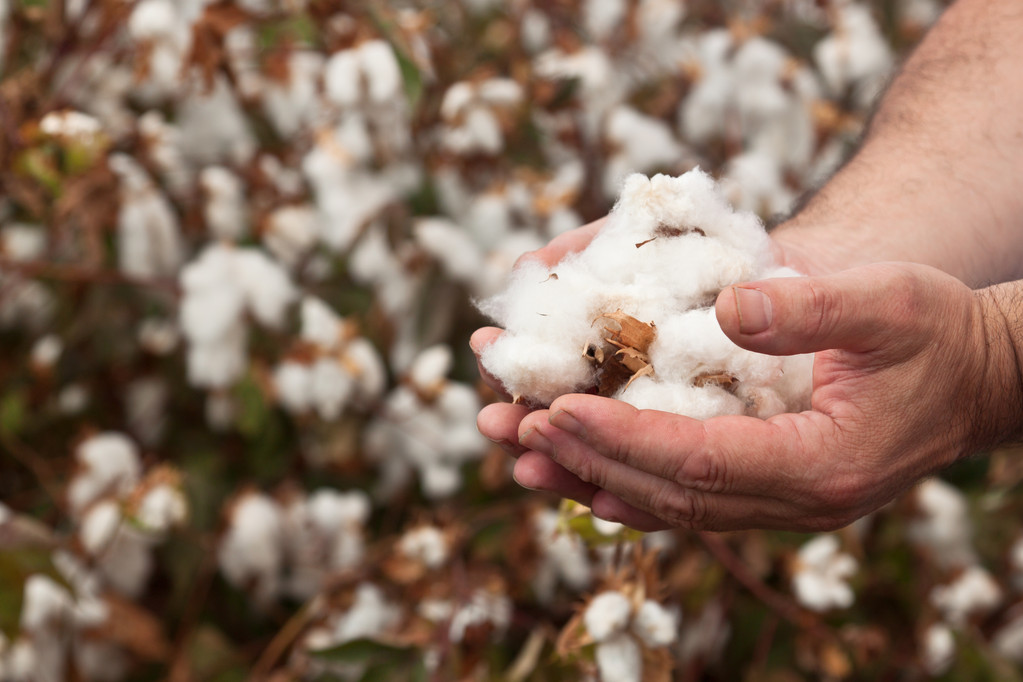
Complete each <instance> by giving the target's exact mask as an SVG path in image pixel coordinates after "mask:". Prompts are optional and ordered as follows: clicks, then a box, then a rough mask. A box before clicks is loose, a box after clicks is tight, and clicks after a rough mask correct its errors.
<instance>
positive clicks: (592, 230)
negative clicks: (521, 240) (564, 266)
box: [515, 217, 607, 268]
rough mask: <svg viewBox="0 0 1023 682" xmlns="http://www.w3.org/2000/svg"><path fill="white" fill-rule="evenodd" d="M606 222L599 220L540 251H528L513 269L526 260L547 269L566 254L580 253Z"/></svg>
mask: <svg viewBox="0 0 1023 682" xmlns="http://www.w3.org/2000/svg"><path fill="white" fill-rule="evenodd" d="M606 221H607V218H606V217H604V218H600V219H598V220H594V221H593V222H592V223H587V224H586V225H583V226H582V227H578V228H576V229H574V230H569V231H568V232H565V233H564V234H560V235H558V236H557V237H555V238H554V239H552V240H551V241H550V242H549V243H548V244H547V246H545V247H543V248H542V249H537V250H536V251H530V252H529V253H524V254H522V255H521V256H519V259H518V260H517V261H515V267H516V268H517V267H519V265H521V264H522V263H523V262H525V261H527V260H535V261H540V262H541V263H543V264H544V265H546V266H548V267H550V266H552V265H556V264H558V263H560V262H561V261H562V260H563V259H564V258H565V256H567V255H568V254H570V253H576V252H577V251H582V250H583V249H585V248H586V247H587V246H589V243H590V242H591V241H593V238H594V237H595V236H597V233H598V232H600V229H601V228H602V227H603V226H604V223H605V222H606Z"/></svg>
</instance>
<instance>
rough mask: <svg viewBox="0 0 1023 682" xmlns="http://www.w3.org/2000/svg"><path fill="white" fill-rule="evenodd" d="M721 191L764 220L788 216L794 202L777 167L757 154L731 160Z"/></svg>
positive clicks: (750, 153) (793, 197)
mask: <svg viewBox="0 0 1023 682" xmlns="http://www.w3.org/2000/svg"><path fill="white" fill-rule="evenodd" d="M721 187H722V190H723V191H724V192H725V194H726V196H728V200H729V201H730V202H731V203H732V204H733V205H735V206H737V207H738V208H740V209H742V210H744V211H753V212H755V213H758V214H760V215H763V216H772V215H777V214H781V213H785V212H786V211H788V209H789V208H790V206H791V205H792V202H793V201H794V200H795V196H794V194H793V193H792V191H791V190H789V189H788V188H787V187H785V185H784V182H783V178H782V172H781V168H780V167H779V166H778V163H777V162H776V161H775V160H774V159H772V158H771V157H769V156H767V155H765V154H758V153H756V152H749V153H746V154H740V155H738V156H734V157H732V158H731V159H729V161H728V166H727V168H726V170H725V174H724V176H723V177H722V178H721Z"/></svg>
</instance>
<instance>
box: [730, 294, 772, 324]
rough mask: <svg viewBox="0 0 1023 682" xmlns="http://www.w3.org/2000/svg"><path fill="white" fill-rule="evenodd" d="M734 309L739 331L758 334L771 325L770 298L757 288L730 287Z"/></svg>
mask: <svg viewBox="0 0 1023 682" xmlns="http://www.w3.org/2000/svg"><path fill="white" fill-rule="evenodd" d="M732 292H733V293H734V294H735V311H736V312H737V313H738V314H739V331H740V332H741V333H743V334H759V333H760V332H762V331H764V330H765V329H767V328H768V327H770V326H771V316H772V311H771V299H770V298H768V296H767V294H765V293H764V292H762V291H760V290H758V289H747V288H745V287H732Z"/></svg>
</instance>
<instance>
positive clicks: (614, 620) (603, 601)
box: [583, 590, 632, 642]
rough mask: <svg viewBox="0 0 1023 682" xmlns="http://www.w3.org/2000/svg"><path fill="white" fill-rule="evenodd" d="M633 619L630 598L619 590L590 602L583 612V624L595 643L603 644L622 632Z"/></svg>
mask: <svg viewBox="0 0 1023 682" xmlns="http://www.w3.org/2000/svg"><path fill="white" fill-rule="evenodd" d="M631 617H632V604H631V603H630V602H629V598H628V597H626V596H625V595H624V594H622V593H621V592H619V591H617V590H609V591H606V592H601V593H600V594H598V595H597V596H595V597H594V598H593V599H592V600H591V601H590V603H589V606H587V607H586V611H584V612H583V624H584V625H585V626H586V631H587V632H588V633H590V636H591V637H593V639H594V640H595V641H597V642H603V641H605V640H608V639H611V638H612V637H613V636H615V635H617V634H619V633H620V632H622V631H623V630H624V629H625V626H626V625H627V624H628V622H629V619H630V618H631Z"/></svg>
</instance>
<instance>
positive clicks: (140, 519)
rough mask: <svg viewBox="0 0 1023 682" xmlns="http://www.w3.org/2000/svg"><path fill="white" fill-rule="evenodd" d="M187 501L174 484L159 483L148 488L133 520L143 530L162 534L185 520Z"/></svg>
mask: <svg viewBox="0 0 1023 682" xmlns="http://www.w3.org/2000/svg"><path fill="white" fill-rule="evenodd" d="M187 517H188V501H187V500H186V499H185V495H184V493H183V492H182V491H181V490H180V489H179V488H176V487H174V486H170V485H167V484H161V485H158V486H155V487H153V488H152V489H150V490H149V491H148V492H147V493H146V494H145V496H143V498H142V501H141V502H139V506H138V509H137V510H136V512H135V521H136V523H138V524H139V525H140V526H141V527H142V528H143V529H144V530H145V531H147V532H149V533H153V534H155V535H162V534H164V533H166V532H167V531H168V530H170V529H171V528H173V527H176V526H179V525H181V524H182V523H184V522H185V519H186V518H187Z"/></svg>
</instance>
